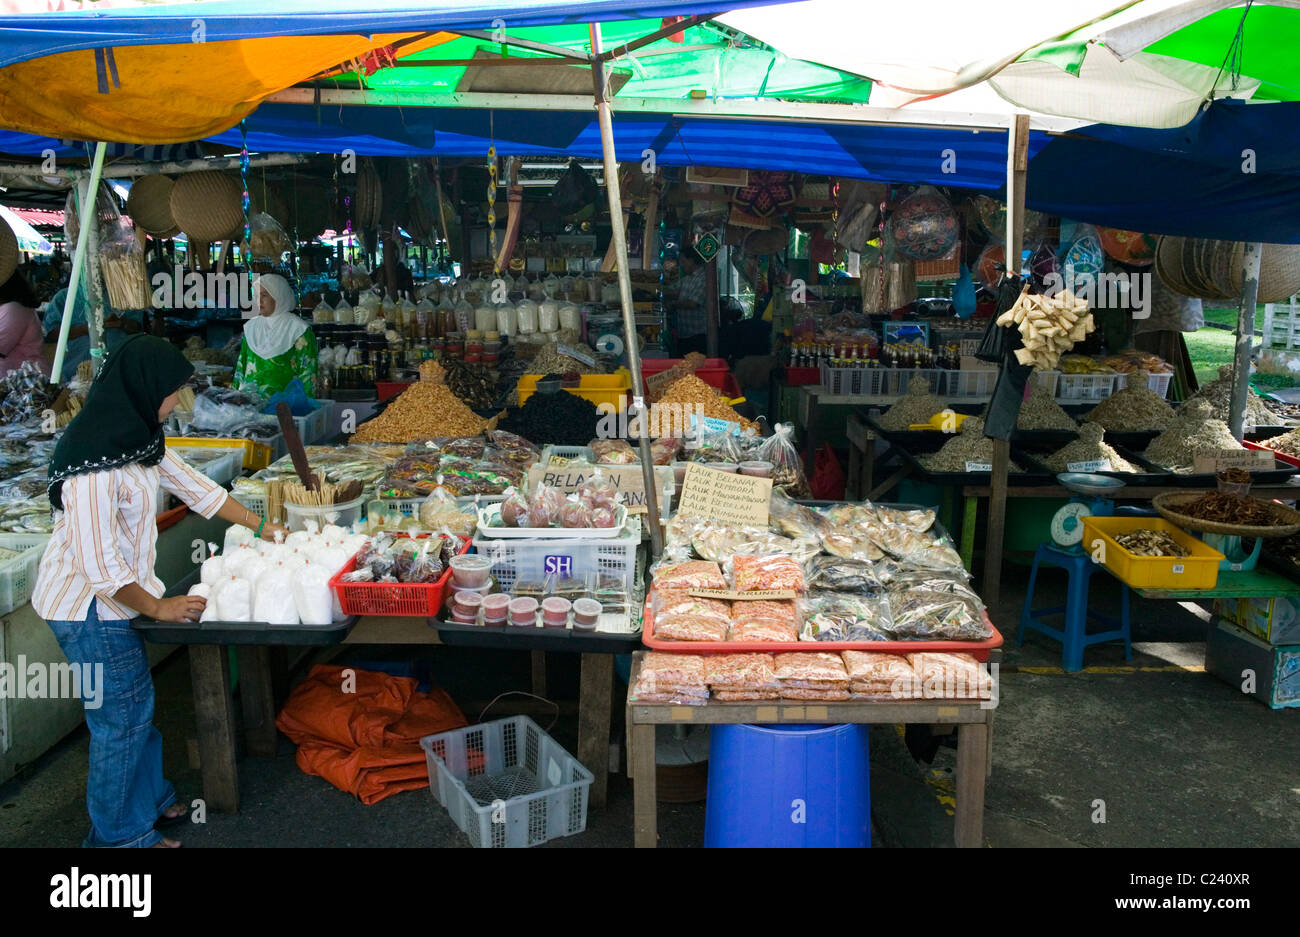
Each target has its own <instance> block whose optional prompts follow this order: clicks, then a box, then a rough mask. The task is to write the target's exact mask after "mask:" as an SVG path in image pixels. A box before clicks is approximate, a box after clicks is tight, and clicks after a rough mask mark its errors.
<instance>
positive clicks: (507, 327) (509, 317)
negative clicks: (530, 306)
mask: <svg viewBox="0 0 1300 937" xmlns="http://www.w3.org/2000/svg"><path fill="white" fill-rule="evenodd" d="M526 302H528V300H526V299H523V300H520V301H519V305H521V306H522V305H523V304H524V303H526ZM496 330H497V331H498V332H500V333H501V334H502V335H505V336H510V335H515V334H517V333H518V331H519V312H518V310H517V309H516V307H514V306H512V305H510V303H502V304H501V305H500V306H497V328H496Z"/></svg>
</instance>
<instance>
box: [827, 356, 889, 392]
mask: <svg viewBox="0 0 1300 937" xmlns="http://www.w3.org/2000/svg"><path fill="white" fill-rule="evenodd" d="M889 374H890V369H888V368H833V367H831V366H830V365H828V364H823V365H821V377H822V387H824V388H825V389H826V391H827V392H828V393H831V394H834V395H836V396H852V397H857V396H875V397H882V396H884V395H885V394H887V393H889V386H890V380H889Z"/></svg>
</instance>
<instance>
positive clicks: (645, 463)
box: [588, 23, 664, 558]
mask: <svg viewBox="0 0 1300 937" xmlns="http://www.w3.org/2000/svg"><path fill="white" fill-rule="evenodd" d="M588 28H589V30H590V33H591V59H592V61H591V73H592V78H593V79H594V81H595V89H596V115H597V117H598V119H599V120H600V148H601V151H602V152H603V154H604V157H605V192H606V194H607V195H608V196H609V220H610V226H611V227H612V228H613V241H614V254H615V256H616V257H617V258H618V298H619V301H620V303H621V305H622V307H623V332H624V334H625V336H626V338H627V361H628V369H629V370H630V371H631V372H632V407H631V409H630V410H629V411H628V415H629V416H630V417H638V416H640V417H643V419H642V420H641V421H640V422H641V427H640V430H641V431H640V432H638V433H637V445H638V447H639V448H640V451H641V472H642V474H643V476H644V478H645V495H646V508H647V509H648V511H649V513H648V514H647V521H646V523H647V524H649V525H650V545H651V548H652V550H653V552H654V555H655V557H656V558H657V557H658V556H659V554H661V553H662V552H663V549H664V535H663V530H662V529H661V528H660V526H659V492H658V491H657V490H656V489H655V468H654V462H653V460H652V459H651V458H650V440H649V438H648V437H647V435H646V433H647V431H648V422H649V418H650V413H649V410H648V409H647V408H646V405H645V396H644V394H645V390H644V385H643V384H642V383H641V350H640V349H639V348H638V347H637V342H636V314H635V313H634V312H633V309H632V276H631V274H630V273H629V272H628V266H627V231H626V230H624V228H623V193H622V192H621V191H620V188H621V187H620V185H619V179H618V160H617V159H616V158H615V155H614V122H613V119H612V117H611V116H610V108H609V89H608V86H607V85H606V82H605V61H604V59H603V58H601V50H600V24H599V23H592V24H590V26H589V27H588Z"/></svg>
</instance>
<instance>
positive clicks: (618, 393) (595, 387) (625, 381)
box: [517, 368, 632, 410]
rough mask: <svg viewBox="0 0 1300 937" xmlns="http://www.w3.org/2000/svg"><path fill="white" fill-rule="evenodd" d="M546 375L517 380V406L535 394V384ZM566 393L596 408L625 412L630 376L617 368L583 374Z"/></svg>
mask: <svg viewBox="0 0 1300 937" xmlns="http://www.w3.org/2000/svg"><path fill="white" fill-rule="evenodd" d="M545 376H546V375H544V374H525V375H523V376H522V377H520V378H519V384H518V385H517V390H518V392H519V406H521V407H522V406H523V405H524V403H525V402H527V400H528V398H529V397H531V396H532V395H533V394H535V393H537V382H538V381H540V380H541V379H542V378H543V377H545ZM565 390H566V392H568V393H570V394H576V395H577V396H579V397H581V398H582V399H583V400H590V401H591V402H592V403H594V404H595V405H596V406H598V407H599V406H600V405H601V404H602V403H606V404H609V405H610V406H613V407H616V408H617V409H618V410H626V409H627V402H628V395H629V394H631V393H632V375H631V374H630V373H628V371H627V369H626V368H619V369H618V370H617V371H615V372H614V373H613V374H584V375H583V376H582V382H581V383H580V384H579V385H578V386H577V387H566V388H565Z"/></svg>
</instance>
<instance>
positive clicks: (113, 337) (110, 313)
mask: <svg viewBox="0 0 1300 937" xmlns="http://www.w3.org/2000/svg"><path fill="white" fill-rule="evenodd" d="M67 297H68V288H67V287H66V286H65V287H64V288H63V289H61V290H59V291H58V292H57V293H55V294H54V296H53V298H52V299H51V300H50V301H49V302H48V303H46V305H45V315H44V322H43V323H42V327H43V328H44V329H45V341H46V342H48V343H50V344H51V345H53V344H55V343H57V342H58V340H59V326H60V324H61V323H62V322H63V305H64V303H65V302H66V301H67ZM89 309H90V303H89V302H87V300H86V284H85V282H84V281H83V282H81V283H79V284H78V285H77V300H76V302H75V303H74V304H73V306H72V326H71V328H70V329H69V330H68V348H67V350H66V351H65V352H64V355H63V374H62V375H61V378H62V380H63V381H70V380H72V378H74V377H76V376H77V365H79V364H81V362H83V361H89V360H90V330H89V328H88V327H87V325H86V313H87V311H88V310H89ZM143 322H144V315H143V313H142V312H141V311H140V310H138V309H135V310H127V311H125V312H118V311H117V310H116V309H114V308H113V306H112V304H111V303H109V301H108V297H107V296H105V297H104V348H105V350H106V351H109V352H112V351H115V350H116V349H117V348H119V347H120V346H121V344H122V343H123V342H124V341H126V340H127V338H128V337H130V336H131V335H134V334H135V333H137V332H139V331H140V330H141V329H142V328H143Z"/></svg>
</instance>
